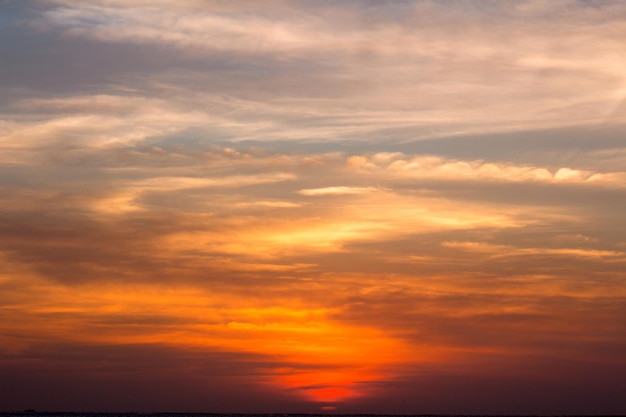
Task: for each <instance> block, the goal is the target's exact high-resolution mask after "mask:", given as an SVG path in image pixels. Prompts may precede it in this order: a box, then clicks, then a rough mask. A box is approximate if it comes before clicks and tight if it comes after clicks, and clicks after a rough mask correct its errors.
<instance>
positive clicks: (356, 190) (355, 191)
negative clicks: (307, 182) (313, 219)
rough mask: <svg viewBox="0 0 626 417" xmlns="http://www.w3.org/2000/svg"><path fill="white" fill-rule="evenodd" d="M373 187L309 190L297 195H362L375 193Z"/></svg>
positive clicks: (336, 187) (301, 191)
mask: <svg viewBox="0 0 626 417" xmlns="http://www.w3.org/2000/svg"><path fill="white" fill-rule="evenodd" d="M375 190H376V189H375V188H374V187H346V186H335V187H324V188H309V189H305V190H300V191H298V194H302V195H306V196H318V195H340V194H364V193H369V192H372V191H375Z"/></svg>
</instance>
